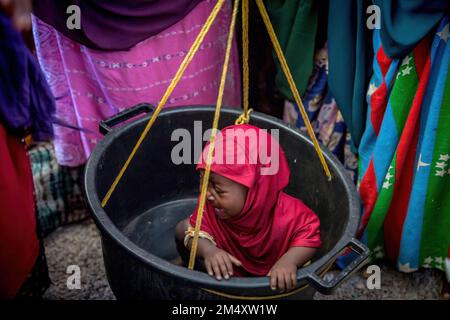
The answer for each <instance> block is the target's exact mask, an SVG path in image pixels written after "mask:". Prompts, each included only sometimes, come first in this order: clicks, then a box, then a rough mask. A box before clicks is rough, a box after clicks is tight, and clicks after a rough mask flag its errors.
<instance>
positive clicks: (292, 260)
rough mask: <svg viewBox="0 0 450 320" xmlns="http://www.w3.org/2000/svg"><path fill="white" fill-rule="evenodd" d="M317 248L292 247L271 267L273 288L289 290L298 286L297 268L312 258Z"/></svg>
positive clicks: (271, 285) (270, 274)
mask: <svg viewBox="0 0 450 320" xmlns="http://www.w3.org/2000/svg"><path fill="white" fill-rule="evenodd" d="M315 252H316V248H309V247H291V248H290V249H289V250H288V251H287V252H286V253H285V254H284V255H283V256H282V257H281V258H280V259H279V260H278V261H277V262H276V263H275V264H274V265H273V267H272V269H270V271H269V273H268V274H267V275H268V276H270V287H271V288H272V290H276V289H279V290H281V291H285V290H287V291H289V290H291V289H293V288H295V287H296V286H297V268H299V267H301V266H302V265H303V264H305V263H306V262H307V261H308V260H309V259H311V258H312V256H313V255H314V253H315Z"/></svg>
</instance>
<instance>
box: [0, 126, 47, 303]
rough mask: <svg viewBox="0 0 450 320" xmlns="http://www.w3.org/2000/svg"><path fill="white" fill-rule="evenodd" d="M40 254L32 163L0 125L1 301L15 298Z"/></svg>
mask: <svg viewBox="0 0 450 320" xmlns="http://www.w3.org/2000/svg"><path fill="white" fill-rule="evenodd" d="M38 254H39V241H38V238H37V234H36V216H35V207H34V197H33V177H32V173H31V168H30V162H29V160H28V156H27V153H26V150H25V146H24V145H23V143H22V142H21V141H20V139H19V138H17V137H14V136H11V135H9V134H8V133H7V132H6V130H5V128H4V127H3V126H2V125H1V124H0V299H11V298H14V296H15V295H16V293H17V292H18V290H19V289H20V287H21V286H22V284H23V283H24V281H25V279H26V277H27V275H28V274H29V273H30V271H31V270H32V268H33V266H34V263H35V261H36V258H37V256H38Z"/></svg>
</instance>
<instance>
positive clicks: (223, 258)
mask: <svg viewBox="0 0 450 320" xmlns="http://www.w3.org/2000/svg"><path fill="white" fill-rule="evenodd" d="M191 244H192V238H191V239H190V240H189V241H188V243H187V246H188V249H189V250H190V248H191ZM197 254H198V256H200V257H203V259H204V260H205V267H206V271H207V272H208V274H209V275H210V276H214V275H215V276H216V279H217V280H222V276H223V278H225V279H229V278H230V277H231V276H233V264H234V265H235V266H238V267H240V266H242V263H241V262H240V261H239V260H238V259H236V258H235V257H234V256H232V255H231V254H229V253H228V252H226V251H224V250H222V249H219V248H217V247H216V246H215V245H214V244H213V243H212V242H211V241H209V240H207V239H202V238H199V239H198V247H197Z"/></svg>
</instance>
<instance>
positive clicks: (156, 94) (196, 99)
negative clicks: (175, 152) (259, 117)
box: [33, 1, 241, 166]
mask: <svg viewBox="0 0 450 320" xmlns="http://www.w3.org/2000/svg"><path fill="white" fill-rule="evenodd" d="M215 3H216V1H202V2H201V3H200V4H198V5H197V6H196V7H195V9H194V10H192V11H191V12H190V13H189V14H188V15H187V16H186V17H185V18H184V19H182V20H181V21H179V22H178V23H176V24H175V25H173V26H171V27H170V28H168V29H166V30H165V31H163V32H161V33H159V34H157V35H155V36H153V37H150V38H148V39H146V40H145V41H142V42H141V43H139V44H137V45H136V46H135V47H133V48H132V49H130V50H129V51H116V52H103V51H97V50H92V49H89V48H86V47H84V46H82V45H79V44H78V43H76V42H73V41H72V40H70V39H68V38H66V37H65V36H63V35H62V34H60V33H58V32H57V31H56V30H55V29H53V28H52V27H51V26H49V25H47V24H45V23H44V22H42V21H41V20H39V19H38V18H36V17H33V25H34V38H35V42H36V51H37V55H38V58H39V62H40V64H41V67H42V68H43V70H44V72H45V74H46V77H47V81H48V82H49V85H50V87H51V89H52V92H53V94H54V96H55V98H56V117H57V118H59V119H61V120H63V121H65V122H66V123H69V124H72V125H75V126H77V127H81V128H85V129H88V130H91V132H80V131H77V130H73V129H69V128H63V127H60V126H55V141H54V143H55V151H56V157H57V159H58V162H59V163H60V164H61V165H67V166H78V165H81V164H84V163H85V162H86V159H87V157H88V156H89V154H90V153H91V151H92V149H93V148H94V146H95V145H96V143H97V142H98V141H99V139H100V138H101V135H100V134H98V133H97V132H98V123H99V121H100V120H102V119H105V118H108V117H110V116H112V115H114V114H116V113H118V112H119V111H121V110H123V109H125V108H128V107H132V106H134V105H136V104H138V103H141V102H148V103H152V104H155V105H156V104H157V103H158V101H159V100H160V99H161V97H162V95H163V94H164V91H165V90H166V89H167V87H168V85H169V83H170V81H171V79H172V78H173V76H174V75H175V73H176V71H177V69H178V67H179V65H180V64H181V62H182V60H183V58H184V56H185V55H186V53H187V51H188V50H189V48H190V46H191V44H192V43H193V42H194V40H195V38H196V36H197V35H198V33H199V31H200V29H201V27H202V25H203V23H204V22H205V21H206V19H207V17H208V15H209V14H210V13H211V10H212V8H213V7H214V5H215ZM230 19H231V2H226V3H225V4H224V7H223V8H222V10H221V11H220V13H219V15H218V16H217V18H216V21H215V22H214V24H213V26H212V28H211V29H210V31H209V32H208V34H207V35H206V37H205V39H204V42H203V44H202V46H201V48H200V51H199V52H198V53H197V55H196V57H195V58H194V59H193V61H192V62H191V64H190V66H189V67H188V69H187V70H186V72H185V74H184V76H183V78H182V80H181V81H180V82H179V84H178V86H177V88H176V89H175V90H174V92H173V93H172V95H171V97H170V98H169V101H168V103H167V104H166V106H167V107H173V106H182V105H215V103H216V100H217V93H218V87H219V81H220V73H221V67H222V64H223V60H224V52H225V47H226V40H227V35H228V30H229V23H230ZM240 103H241V101H240V75H239V61H238V54H237V48H236V45H234V48H233V52H232V58H231V60H230V66H229V73H228V78H227V85H226V88H225V95H224V106H232V107H237V106H240Z"/></svg>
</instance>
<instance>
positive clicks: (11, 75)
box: [0, 12, 55, 141]
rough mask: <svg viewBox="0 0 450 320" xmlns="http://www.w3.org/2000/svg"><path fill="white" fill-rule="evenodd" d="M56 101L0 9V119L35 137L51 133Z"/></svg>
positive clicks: (17, 131)
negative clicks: (27, 131)
mask: <svg viewBox="0 0 450 320" xmlns="http://www.w3.org/2000/svg"><path fill="white" fill-rule="evenodd" d="M54 111H55V103H54V100H53V96H52V93H51V92H50V89H49V88H48V85H47V82H46V80H45V77H44V75H43V74H42V72H41V70H40V68H39V66H38V64H37V61H36V60H35V58H34V57H33V56H32V54H31V53H30V51H29V50H28V48H27V47H26V46H25V43H24V42H23V40H22V37H21V36H20V34H19V33H18V32H17V31H16V30H15V29H14V28H13V27H12V25H11V22H10V20H9V18H7V17H6V16H5V15H3V14H2V13H1V12H0V121H1V122H2V124H3V125H5V127H6V128H7V129H9V131H11V133H22V132H23V131H24V130H25V129H28V130H29V131H30V133H32V135H33V138H34V140H36V141H39V140H46V139H49V138H51V137H52V136H53V129H52V124H51V120H52V119H51V118H52V114H53V113H54Z"/></svg>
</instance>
